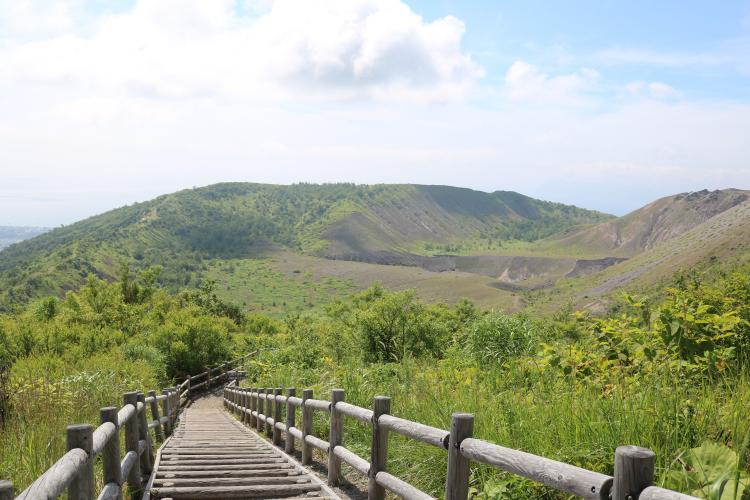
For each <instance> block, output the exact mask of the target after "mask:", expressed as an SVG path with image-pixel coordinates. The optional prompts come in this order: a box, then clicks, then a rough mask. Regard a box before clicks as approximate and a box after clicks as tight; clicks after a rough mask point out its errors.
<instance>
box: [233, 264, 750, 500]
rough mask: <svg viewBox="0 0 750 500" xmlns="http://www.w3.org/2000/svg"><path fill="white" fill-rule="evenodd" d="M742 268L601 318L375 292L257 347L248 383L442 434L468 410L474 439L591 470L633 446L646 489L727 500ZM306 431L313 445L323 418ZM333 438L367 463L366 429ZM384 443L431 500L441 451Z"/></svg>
mask: <svg viewBox="0 0 750 500" xmlns="http://www.w3.org/2000/svg"><path fill="white" fill-rule="evenodd" d="M747 271H748V269H747V268H743V269H740V270H738V271H736V272H734V273H731V274H728V275H724V276H719V277H717V278H716V279H714V280H710V281H708V282H704V281H702V280H701V279H700V278H699V277H698V276H689V277H688V278H680V279H678V280H677V281H676V282H675V283H674V284H673V286H671V287H669V288H668V289H665V290H664V291H663V293H662V295H661V298H659V299H658V300H651V301H649V300H647V299H645V298H643V299H636V298H634V297H631V296H626V297H625V298H624V299H623V300H622V301H621V302H620V311H619V312H618V313H617V314H615V315H613V316H609V317H603V318H594V317H590V316H588V315H586V314H583V313H573V312H567V313H566V312H562V313H560V314H558V315H557V316H555V317H553V318H550V319H545V320H534V319H531V318H529V317H526V316H524V315H505V314H502V313H497V312H486V311H480V310H477V309H476V308H475V307H474V306H473V305H472V304H471V303H470V302H467V301H463V302H461V303H459V304H457V305H456V306H455V307H452V308H451V307H446V306H444V305H439V304H438V305H430V304H424V303H421V302H419V301H418V300H416V299H415V298H414V296H413V294H411V293H408V292H399V293H391V292H387V291H385V290H383V289H382V288H380V287H378V286H376V287H373V288H371V289H369V290H366V291H365V292H362V293H359V294H356V295H354V296H352V297H351V298H350V299H347V300H338V301H334V302H333V303H331V304H330V305H329V306H328V307H327V308H326V311H325V314H323V315H317V316H308V317H304V316H303V317H297V316H295V317H294V319H293V320H288V321H286V324H285V325H284V328H282V329H280V330H279V331H278V332H277V333H276V334H274V335H262V336H258V337H256V338H255V340H254V341H255V342H256V343H257V344H258V345H261V344H262V345H272V346H275V347H276V350H274V351H271V352H267V353H265V354H263V357H262V358H261V359H260V360H257V361H254V362H251V363H250V364H249V366H248V370H249V371H250V373H251V382H250V384H252V381H255V380H257V381H259V382H261V383H263V384H270V385H273V386H278V387H282V386H297V387H302V386H304V387H313V388H314V389H315V390H316V392H317V394H320V395H321V397H323V396H324V395H326V393H327V392H328V391H329V390H330V389H331V388H332V387H342V388H343V389H345V390H346V395H347V401H350V402H353V403H355V404H359V405H361V406H365V407H368V406H370V405H371V403H372V398H373V397H374V396H375V395H378V394H387V395H390V396H391V397H392V398H393V411H394V413H395V414H397V415H399V416H402V417H405V418H409V419H412V420H417V421H420V422H424V423H427V424H430V425H434V426H437V427H442V428H447V426H448V424H449V421H450V414H451V413H452V412H454V411H469V412H472V413H474V414H475V416H476V422H475V435H477V436H479V437H481V438H483V439H487V440H489V441H493V442H497V443H502V444H503V445H505V446H511V447H514V448H519V449H523V450H526V451H529V452H532V453H537V454H541V455H544V456H548V457H552V458H555V459H558V460H562V461H566V462H570V463H574V464H577V465H579V466H582V467H585V468H588V469H593V470H598V471H602V472H605V473H612V467H613V453H614V449H615V447H616V446H618V445H620V444H624V443H630V444H638V445H641V446H647V447H649V448H652V449H653V450H654V451H656V453H657V457H658V459H657V482H658V484H660V485H663V486H665V487H669V488H676V489H679V490H681V491H685V492H691V493H692V494H694V495H697V496H700V497H704V498H719V496H716V493H715V492H716V491H720V490H721V491H723V494H724V495H725V496H723V497H721V498H735V496H734V495H733V494H732V495H731V496H730V493H729V491H730V490H732V491H733V489H734V487H735V486H736V485H739V487H738V495H737V498H740V495H741V494H742V489H743V488H744V487H745V486H746V485H747V479H746V478H747V477H748V469H747V460H748V458H749V457H750V449H748V443H749V442H750V433H748V428H747V423H746V421H745V418H744V414H745V413H746V412H745V408H746V407H747V405H748V404H749V403H750V379H748V376H747V375H748V359H749V358H748V354H750V351H748V343H747V342H748V339H750V323H748V319H749V318H750V316H748V315H749V314H750V305H748V304H750V302H749V301H748V298H750V296H749V295H748V294H750V278H748V273H747ZM316 432H319V433H320V435H322V436H325V434H326V432H327V431H326V426H325V425H324V422H323V421H321V422H318V427H317V429H316ZM345 433H346V434H345V435H346V440H347V446H351V447H352V448H353V449H354V450H356V451H357V452H359V453H360V454H365V455H366V453H367V450H368V446H369V433H368V430H367V429H366V428H365V427H362V426H360V425H359V424H357V423H356V422H350V423H347V429H346V431H345ZM391 446H392V451H391V453H390V454H389V457H390V462H389V464H390V467H391V468H392V470H393V471H395V473H397V474H398V475H400V476H401V477H403V478H405V479H408V480H409V481H410V482H413V483H414V484H416V485H417V486H419V487H420V488H423V489H425V490H427V491H429V492H431V493H433V494H439V493H440V491H441V488H442V483H441V478H442V477H443V474H444V467H445V455H444V453H441V452H440V451H437V450H432V449H430V448H429V447H425V446H422V445H420V444H417V443H414V442H410V441H407V440H405V439H400V438H398V437H394V438H392V442H391ZM705 450H712V453H714V454H716V453H718V454H719V455H721V456H722V457H723V458H722V459H721V463H720V465H714V464H713V462H716V459H714V458H712V457H713V455H711V456H709V457H708V458H707V457H706V456H705V454H706V452H705ZM716 450H719V452H717V451H716ZM697 461H703V462H705V464H704V465H702V466H701V468H700V469H696V466H695V464H696V463H697ZM709 462H710V464H709ZM712 467H713V469H712ZM717 468H719V469H721V470H719V471H718V472H717ZM472 482H473V483H472V484H473V486H474V487H475V488H476V489H477V491H478V492H479V493H481V495H482V496H486V497H493V498H564V496H560V495H559V494H557V493H554V492H552V491H550V490H548V489H546V488H543V487H541V486H539V485H535V484H532V483H530V482H528V481H526V480H523V479H520V478H518V477H515V476H512V475H508V474H504V473H501V472H498V471H495V470H491V469H488V468H485V467H480V466H477V467H475V468H474V469H473V475H472ZM712 492H713V493H712Z"/></svg>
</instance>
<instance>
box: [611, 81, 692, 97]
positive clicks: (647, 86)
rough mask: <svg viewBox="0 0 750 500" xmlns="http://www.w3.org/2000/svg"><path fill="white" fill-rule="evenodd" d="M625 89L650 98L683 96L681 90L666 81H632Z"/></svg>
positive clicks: (635, 94)
mask: <svg viewBox="0 0 750 500" xmlns="http://www.w3.org/2000/svg"><path fill="white" fill-rule="evenodd" d="M625 90H626V91H627V92H628V93H629V94H631V95H634V96H639V97H646V98H650V99H676V98H679V97H682V93H681V92H679V91H678V90H676V89H675V88H674V87H672V86H671V85H669V84H667V83H664V82H642V81H635V82H630V83H628V84H627V85H625Z"/></svg>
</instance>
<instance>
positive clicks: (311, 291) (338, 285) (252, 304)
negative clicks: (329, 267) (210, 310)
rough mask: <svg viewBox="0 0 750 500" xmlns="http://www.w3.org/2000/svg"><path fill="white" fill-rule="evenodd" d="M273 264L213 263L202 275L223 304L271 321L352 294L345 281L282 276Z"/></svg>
mask: <svg viewBox="0 0 750 500" xmlns="http://www.w3.org/2000/svg"><path fill="white" fill-rule="evenodd" d="M274 263H275V262H274V260H273V259H269V258H265V259H229V260H216V261H212V262H211V264H209V265H208V271H207V273H206V275H207V277H208V278H209V279H211V280H214V281H215V282H216V294H217V295H218V296H219V297H221V298H222V299H223V300H225V301H236V302H237V303H239V304H241V305H242V306H243V307H244V308H245V309H247V310H248V311H251V312H259V313H263V314H268V315H270V316H274V317H279V316H283V315H285V314H288V313H290V312H303V311H308V310H310V309H314V308H318V307H320V306H321V305H323V304H325V303H327V302H328V301H329V300H330V299H331V298H332V297H343V296H345V295H346V294H348V293H350V292H352V291H353V290H354V285H353V284H352V283H351V282H350V281H348V280H346V281H345V280H342V279H338V278H334V277H331V276H326V277H323V278H320V279H315V278H314V277H313V276H312V274H311V273H310V271H307V270H304V271H303V270H302V269H292V270H291V273H289V274H284V273H281V272H279V271H277V270H276V268H275V267H274V265H273V264H274Z"/></svg>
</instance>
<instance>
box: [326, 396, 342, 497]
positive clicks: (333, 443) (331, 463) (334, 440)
mask: <svg viewBox="0 0 750 500" xmlns="http://www.w3.org/2000/svg"><path fill="white" fill-rule="evenodd" d="M343 400H344V389H332V390H331V427H330V431H329V434H328V441H329V447H328V485H329V486H338V484H339V476H340V475H341V459H339V457H337V456H336V454H335V453H334V452H333V451H334V450H335V449H336V447H337V446H341V443H342V442H343V436H342V434H343V432H344V416H343V415H341V414H339V412H338V410H337V409H336V403H338V402H339V401H343Z"/></svg>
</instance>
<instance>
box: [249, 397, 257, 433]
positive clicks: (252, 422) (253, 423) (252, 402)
mask: <svg viewBox="0 0 750 500" xmlns="http://www.w3.org/2000/svg"><path fill="white" fill-rule="evenodd" d="M257 392H258V389H257V388H256V387H251V388H250V427H255V428H257V427H258V419H257V418H256V417H255V416H254V415H253V412H254V411H255V412H257V411H258V404H257V403H258V394H257Z"/></svg>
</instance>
